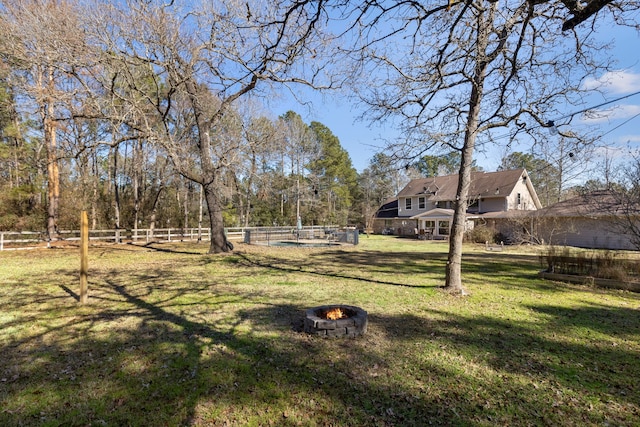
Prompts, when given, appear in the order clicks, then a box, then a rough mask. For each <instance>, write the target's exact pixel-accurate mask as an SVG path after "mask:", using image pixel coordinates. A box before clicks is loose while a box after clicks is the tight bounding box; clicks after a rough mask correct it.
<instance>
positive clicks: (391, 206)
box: [376, 199, 398, 218]
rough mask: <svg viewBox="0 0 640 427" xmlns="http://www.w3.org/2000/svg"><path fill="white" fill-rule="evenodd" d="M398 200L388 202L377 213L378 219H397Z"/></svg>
mask: <svg viewBox="0 0 640 427" xmlns="http://www.w3.org/2000/svg"><path fill="white" fill-rule="evenodd" d="M397 217H398V199H390V200H387V201H386V202H385V203H384V204H383V205H382V206H380V208H378V211H377V212H376V218H397Z"/></svg>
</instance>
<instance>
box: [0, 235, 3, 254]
mask: <svg viewBox="0 0 640 427" xmlns="http://www.w3.org/2000/svg"><path fill="white" fill-rule="evenodd" d="M3 250H4V233H0V251H3Z"/></svg>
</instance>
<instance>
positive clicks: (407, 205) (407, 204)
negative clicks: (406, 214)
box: [404, 198, 411, 210]
mask: <svg viewBox="0 0 640 427" xmlns="http://www.w3.org/2000/svg"><path fill="white" fill-rule="evenodd" d="M404 208H405V209H406V210H411V198H406V199H405V201H404Z"/></svg>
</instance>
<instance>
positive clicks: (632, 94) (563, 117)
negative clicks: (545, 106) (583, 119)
mask: <svg viewBox="0 0 640 427" xmlns="http://www.w3.org/2000/svg"><path fill="white" fill-rule="evenodd" d="M639 94H640V90H639V91H637V92H633V93H629V94H627V95H624V96H621V97H619V98H616V99H612V100H610V101H605V102H603V103H601V104H598V105H594V106H593V107H588V108H585V109H582V110H580V111H576V112H574V113H570V114H566V115H564V116H562V117H558V118H557V119H556V120H562V119H566V118H567V117H573V116H575V115H578V114H582V113H586V112H587V111H589V110H595V109H596V108H600V107H604V106H605V105H609V104H613V103H614V102H618V101H622V100H623V99H626V98H630V97H632V96H635V95H639ZM553 122H555V120H552V121H551V123H553Z"/></svg>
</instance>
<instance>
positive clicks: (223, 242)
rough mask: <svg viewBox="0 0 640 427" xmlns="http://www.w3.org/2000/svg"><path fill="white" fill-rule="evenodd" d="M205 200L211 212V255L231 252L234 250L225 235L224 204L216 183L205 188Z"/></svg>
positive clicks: (206, 185) (211, 183)
mask: <svg viewBox="0 0 640 427" xmlns="http://www.w3.org/2000/svg"><path fill="white" fill-rule="evenodd" d="M203 188H204V198H205V200H206V202H207V208H208V209H207V210H208V212H209V224H210V225H209V227H210V232H211V243H210V246H209V253H212V254H217V253H222V252H229V251H230V250H231V249H232V248H231V245H230V244H229V243H228V241H227V237H226V236H225V233H224V220H223V218H222V207H223V206H222V203H221V201H220V198H219V197H218V191H216V181H213V182H210V183H208V184H205V185H204V186H203Z"/></svg>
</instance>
